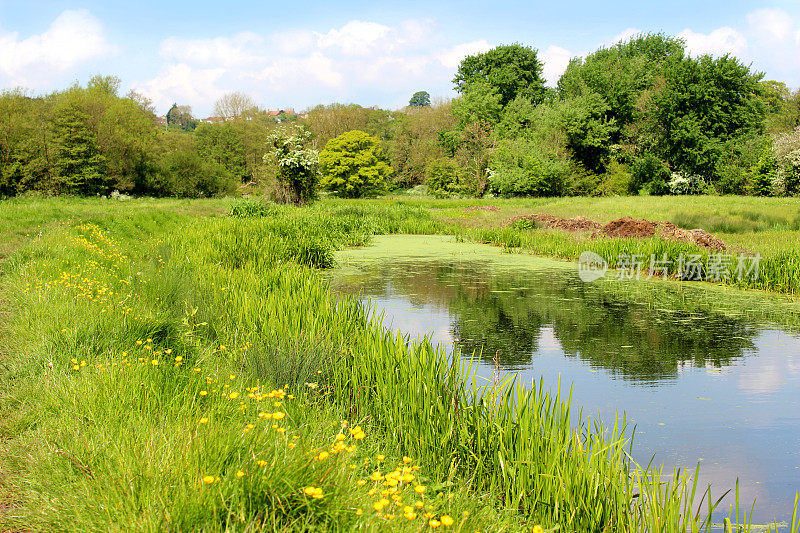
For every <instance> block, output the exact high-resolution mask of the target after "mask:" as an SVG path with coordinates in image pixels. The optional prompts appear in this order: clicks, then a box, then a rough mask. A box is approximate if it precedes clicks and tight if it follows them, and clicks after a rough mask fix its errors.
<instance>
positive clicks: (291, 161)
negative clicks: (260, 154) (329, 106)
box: [264, 125, 320, 204]
mask: <svg viewBox="0 0 800 533" xmlns="http://www.w3.org/2000/svg"><path fill="white" fill-rule="evenodd" d="M311 137H312V134H311V132H310V131H308V130H307V129H305V128H300V127H297V126H294V125H286V126H283V127H280V128H276V129H275V130H274V131H273V132H272V133H271V134H270V135H269V137H268V144H269V147H270V150H269V152H268V153H267V154H266V155H265V156H264V159H265V161H270V160H271V161H272V162H273V163H275V164H276V165H277V167H278V173H277V176H276V177H277V179H278V183H280V184H281V186H282V187H283V190H284V193H285V194H284V198H283V200H285V201H287V202H289V203H293V204H306V203H308V202H309V201H311V200H313V199H314V198H315V197H316V195H317V184H318V183H319V162H320V156H319V153H318V152H317V151H316V150H314V149H313V148H312V147H311Z"/></svg>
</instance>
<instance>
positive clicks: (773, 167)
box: [752, 149, 778, 196]
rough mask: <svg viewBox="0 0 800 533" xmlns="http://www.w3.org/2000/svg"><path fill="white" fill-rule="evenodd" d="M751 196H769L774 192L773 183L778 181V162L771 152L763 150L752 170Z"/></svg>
mask: <svg viewBox="0 0 800 533" xmlns="http://www.w3.org/2000/svg"><path fill="white" fill-rule="evenodd" d="M752 173H753V194H754V195H756V196H770V195H771V194H772V193H773V190H774V182H776V181H777V179H778V162H777V160H776V159H775V156H774V155H772V152H771V150H769V149H765V150H764V151H763V153H762V154H761V157H760V158H759V160H758V163H756V165H755V167H754V168H753V170H752Z"/></svg>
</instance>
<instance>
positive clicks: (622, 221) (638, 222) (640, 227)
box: [601, 217, 658, 238]
mask: <svg viewBox="0 0 800 533" xmlns="http://www.w3.org/2000/svg"><path fill="white" fill-rule="evenodd" d="M657 228H658V223H656V222H652V221H650V220H644V219H636V218H631V217H623V218H618V219H617V220H612V221H611V222H609V223H608V224H606V225H605V226H603V227H602V229H601V232H602V233H603V235H606V236H608V237H634V238H636V237H638V238H645V237H652V236H654V235H655V234H656V229H657Z"/></svg>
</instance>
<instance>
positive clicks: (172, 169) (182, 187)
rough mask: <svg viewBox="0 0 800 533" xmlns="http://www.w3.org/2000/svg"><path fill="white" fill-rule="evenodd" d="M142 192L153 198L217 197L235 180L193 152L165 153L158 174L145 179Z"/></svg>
mask: <svg viewBox="0 0 800 533" xmlns="http://www.w3.org/2000/svg"><path fill="white" fill-rule="evenodd" d="M145 189H146V190H147V192H148V193H150V194H154V195H156V196H184V197H195V198H196V197H208V196H220V195H224V194H227V193H230V192H233V191H234V190H235V189H236V179H235V178H234V177H233V176H231V174H230V173H229V172H228V171H227V170H225V167H223V166H222V165H220V164H218V163H214V162H213V161H209V160H207V159H205V158H203V157H201V156H200V155H199V154H198V153H197V152H194V151H191V152H189V151H187V152H183V151H179V152H168V153H166V154H165V155H164V156H163V157H162V159H161V161H160V165H159V169H158V171H157V172H155V173H153V174H151V175H149V176H148V177H147V179H146V180H145Z"/></svg>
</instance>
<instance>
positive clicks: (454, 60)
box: [437, 39, 492, 69]
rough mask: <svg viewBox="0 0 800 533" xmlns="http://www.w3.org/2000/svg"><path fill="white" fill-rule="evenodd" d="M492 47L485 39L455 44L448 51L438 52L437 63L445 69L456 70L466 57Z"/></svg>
mask: <svg viewBox="0 0 800 533" xmlns="http://www.w3.org/2000/svg"><path fill="white" fill-rule="evenodd" d="M491 48H492V45H491V44H489V43H488V42H487V41H486V40H485V39H480V40H479V41H471V42H468V43H462V44H457V45H456V46H453V47H452V48H449V49H448V50H445V51H443V52H440V53H439V55H438V56H437V57H438V59H439V62H441V64H442V65H444V66H445V67H447V68H453V69H454V68H457V67H458V65H459V63H461V60H462V59H464V58H465V57H467V56H470V55H474V54H479V53H481V52H486V51H487V50H490V49H491Z"/></svg>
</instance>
